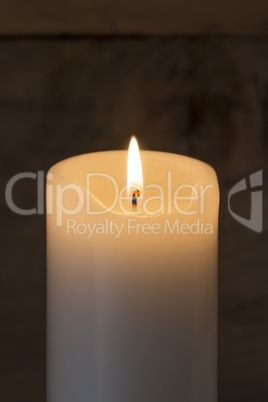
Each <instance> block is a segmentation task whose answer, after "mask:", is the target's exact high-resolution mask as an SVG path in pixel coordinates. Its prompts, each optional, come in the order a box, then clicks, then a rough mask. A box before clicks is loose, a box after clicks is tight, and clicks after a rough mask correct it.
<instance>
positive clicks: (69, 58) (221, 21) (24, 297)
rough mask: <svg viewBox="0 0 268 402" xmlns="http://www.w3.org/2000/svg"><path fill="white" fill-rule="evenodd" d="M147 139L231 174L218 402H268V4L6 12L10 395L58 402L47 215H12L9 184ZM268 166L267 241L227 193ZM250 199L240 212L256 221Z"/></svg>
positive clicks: (223, 211)
mask: <svg viewBox="0 0 268 402" xmlns="http://www.w3.org/2000/svg"><path fill="white" fill-rule="evenodd" d="M134 133H135V134H136V136H137V138H138V140H139V143H140V147H141V149H149V150H158V151H166V152H173V153H179V154H183V155H188V156H192V157H194V158H198V159H201V160H203V161H205V162H207V163H209V164H211V165H212V166H213V167H214V168H215V170H216V172H217V174H218V178H219V183H220V188H221V208H220V239H219V401H220V402H253V401H254V402H267V400H268V381H267V378H268V251H267V247H268V244H267V239H268V227H267V224H268V218H267V212H268V210H267V209H268V208H267V206H268V203H267V182H266V172H267V168H268V3H267V1H266V0H255V1H254V2H252V1H250V0H244V1H242V0H236V1H230V0H220V1H219V2H213V1H212V0H205V1H202V2H199V1H197V0H188V1H185V0H182V1H181V2H179V3H176V4H175V3H174V2H173V1H172V0H167V1H165V2H164V4H162V3H160V2H159V1H157V0H156V1H153V0H143V2H142V3H140V4H139V2H137V1H136V0H135V1H134V0H125V1H124V2H123V1H122V0H114V1H113V2H111V1H108V0H106V1H104V0H101V1H99V0H98V1H97V0H87V1H86V0H76V1H74V0H55V1H54V2H53V3H52V2H44V1H36V2H34V1H33V0H25V1H23V2H21V1H19V0H10V1H8V2H5V3H4V2H2V3H1V5H0V138H1V147H0V158H1V186H2V191H1V194H2V197H1V208H0V214H1V253H2V256H1V269H0V400H1V401H3V402H24V401H25V402H37V401H38V402H45V305H46V227H45V216H44V215H33V216H30V217H25V216H18V215H15V214H14V213H13V212H11V211H10V210H9V209H8V207H7V206H6V203H5V196H4V190H5V186H6V184H7V182H8V180H9V179H10V178H11V177H12V176H13V175H15V174H17V173H20V172H33V173H37V171H42V170H44V171H47V170H48V169H49V168H50V167H51V166H52V165H53V164H54V163H56V162H58V161H60V160H62V159H64V158H68V157H70V156H73V155H77V154H81V153H87V152H94V151H102V150H110V149H126V148H127V146H128V142H129V138H130V136H131V135H132V134H134ZM260 169H262V170H263V174H264V185H263V187H264V200H263V202H264V228H263V231H262V233H255V232H254V231H252V230H250V229H248V228H246V227H244V226H242V225H241V224H239V223H238V222H237V221H235V220H234V219H233V218H232V217H231V215H230V213H229V212H228V208H227V196H228V191H229V190H230V189H231V187H232V186H233V185H234V184H235V183H237V182H238V181H239V180H242V179H243V178H246V179H248V176H249V175H250V174H252V173H254V172H256V171H258V170H260ZM249 191H250V190H249ZM249 191H248V192H247V191H244V192H241V193H240V194H238V195H237V196H234V197H233V203H232V208H233V210H234V211H235V212H236V213H238V214H239V215H242V216H244V217H247V218H248V217H249V214H250V192H249ZM36 193H37V187H36V183H35V181H33V180H23V181H21V182H19V183H18V184H17V185H16V186H15V188H14V200H15V202H16V204H17V205H18V206H20V207H21V208H23V207H24V208H33V207H35V206H36ZM107 402H108V401H107ZM126 402H127V401H126ZM137 402H138V401H137ZM148 402H151V401H148ZM163 402H164V401H163ZM167 402H169V401H167Z"/></svg>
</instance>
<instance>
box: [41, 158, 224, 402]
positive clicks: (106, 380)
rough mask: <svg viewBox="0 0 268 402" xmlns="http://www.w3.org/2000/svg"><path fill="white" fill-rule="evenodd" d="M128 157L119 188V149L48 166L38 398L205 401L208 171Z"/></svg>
mask: <svg viewBox="0 0 268 402" xmlns="http://www.w3.org/2000/svg"><path fill="white" fill-rule="evenodd" d="M140 161H141V162H140V163H141V165H140V166H139V165H138V166H137V169H136V170H137V172H140V173H139V177H138V178H137V177H136V176H135V171H136V170H135V167H134V179H133V180H134V181H133V183H131V185H130V183H128V182H127V180H128V179H127V177H128V174H127V166H128V152H127V151H107V152H98V153H92V154H85V155H80V156H76V157H73V158H69V159H67V160H64V161H62V162H59V163H57V164H56V165H55V166H53V167H52V168H51V169H50V171H49V172H48V175H47V397H48V402H164V401H165V402H177V401H180V402H216V400H217V247H218V246H217V245H218V207H219V189H218V183H217V177H216V174H215V172H214V170H213V169H212V168H211V167H210V166H208V165H207V164H205V163H203V162H200V161H198V160H195V159H192V158H188V157H185V156H181V155H175V154H169V153H162V152H152V151H141V152H140ZM129 169H130V168H129ZM141 174H142V178H140V175H141ZM130 176H131V175H130ZM129 180H131V179H129ZM127 185H129V187H128V188H126V186H127ZM135 187H138V188H137V190H141V194H140V196H138V197H137V200H136V201H137V205H135V203H133V193H134V191H135Z"/></svg>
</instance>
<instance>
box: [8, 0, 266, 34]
mask: <svg viewBox="0 0 268 402" xmlns="http://www.w3.org/2000/svg"><path fill="white" fill-rule="evenodd" d="M19 34H26V35H27V34H42V35H44V34H45V35H46V34H82V35H83V34H108V35H110V34H112V35H117V34H128V35H129V34H148V35H152V34H156V35H171V34H176V35H181V34H187V35H194V34H229V35H254V36H262V35H265V36H267V34H268V4H267V1H266V0H255V1H251V0H243V1H242V0H236V1H233V0H220V1H217V2H215V1H213V0H203V1H198V0H190V1H189V0H183V1H177V2H175V1H173V0H167V1H165V2H161V1H159V0H157V1H155V0H154V1H153V0H143V1H136V0H125V1H123V0H115V1H113V2H111V1H109V0H108V1H107V0H101V1H96V0H94V1H93V0H77V1H75V2H74V1H70V0H56V1H42V0H38V1H34V0H24V1H20V0H9V1H6V2H2V4H1V6H0V35H19Z"/></svg>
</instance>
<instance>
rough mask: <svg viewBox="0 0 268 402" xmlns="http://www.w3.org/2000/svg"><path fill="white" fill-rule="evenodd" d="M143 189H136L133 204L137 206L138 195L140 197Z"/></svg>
mask: <svg viewBox="0 0 268 402" xmlns="http://www.w3.org/2000/svg"><path fill="white" fill-rule="evenodd" d="M140 195H141V191H140V190H135V191H134V192H133V194H132V205H135V206H137V204H138V197H140Z"/></svg>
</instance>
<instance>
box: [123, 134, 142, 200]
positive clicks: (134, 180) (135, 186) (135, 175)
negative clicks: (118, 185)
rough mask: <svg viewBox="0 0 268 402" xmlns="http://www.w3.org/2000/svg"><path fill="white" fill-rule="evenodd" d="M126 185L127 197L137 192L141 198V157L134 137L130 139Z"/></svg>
mask: <svg viewBox="0 0 268 402" xmlns="http://www.w3.org/2000/svg"><path fill="white" fill-rule="evenodd" d="M127 185H128V195H129V196H132V194H133V192H134V191H136V190H138V191H139V192H140V193H141V194H140V198H143V176H142V166H141V157H140V151H139V146H138V142H137V140H136V138H135V137H132V138H131V141H130V144H129V149H128V162H127Z"/></svg>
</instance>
